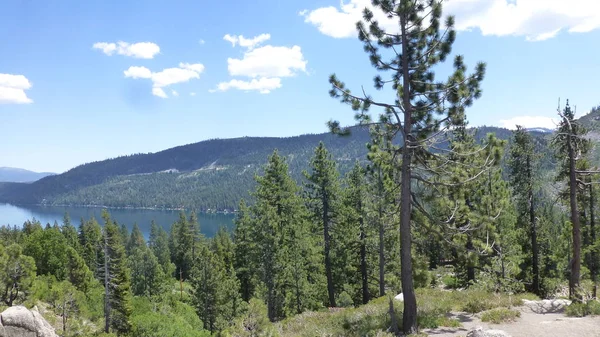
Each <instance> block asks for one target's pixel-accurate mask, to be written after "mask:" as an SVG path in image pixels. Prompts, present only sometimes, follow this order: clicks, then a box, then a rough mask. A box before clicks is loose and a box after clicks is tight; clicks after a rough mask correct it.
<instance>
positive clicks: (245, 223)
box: [233, 199, 259, 302]
mask: <svg viewBox="0 0 600 337" xmlns="http://www.w3.org/2000/svg"><path fill="white" fill-rule="evenodd" d="M253 228H254V222H253V219H252V218H251V211H250V209H249V208H248V206H247V205H246V201H245V200H244V199H242V200H241V201H240V204H239V210H238V212H237V215H236V218H235V230H234V233H233V242H234V243H235V246H234V249H235V254H234V266H235V271H236V273H237V278H238V279H239V280H240V292H241V295H242V299H243V300H244V301H246V302H248V301H250V298H252V296H253V295H254V291H255V289H256V279H255V278H256V270H257V269H258V265H259V264H258V257H257V256H254V255H253V254H254V253H256V242H255V241H254V238H253V235H252V233H253Z"/></svg>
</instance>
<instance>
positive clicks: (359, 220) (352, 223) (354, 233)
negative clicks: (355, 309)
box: [344, 162, 371, 304]
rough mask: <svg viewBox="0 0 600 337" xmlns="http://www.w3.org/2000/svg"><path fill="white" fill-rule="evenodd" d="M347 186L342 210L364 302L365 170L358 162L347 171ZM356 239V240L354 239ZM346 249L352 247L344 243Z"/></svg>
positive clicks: (366, 293)
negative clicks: (352, 239) (352, 244)
mask: <svg viewBox="0 0 600 337" xmlns="http://www.w3.org/2000/svg"><path fill="white" fill-rule="evenodd" d="M346 181H347V183H346V184H347V186H348V187H347V188H346V189H345V191H344V204H345V205H344V206H345V208H344V210H345V213H346V214H347V215H346V222H348V226H346V229H348V233H349V234H350V236H351V237H353V238H355V242H356V245H355V247H357V249H356V250H357V251H358V252H357V254H354V255H355V256H356V257H357V258H358V259H357V260H358V263H356V261H355V264H357V265H358V270H357V272H355V273H354V274H355V275H357V274H358V275H360V294H361V302H362V303H363V304H366V303H367V302H369V300H370V297H371V296H370V293H369V270H368V265H367V264H368V261H367V259H368V256H367V240H368V239H367V235H368V234H367V231H368V229H367V224H366V221H365V217H366V207H365V200H366V182H365V170H364V168H363V167H361V166H360V164H359V163H358V162H356V163H355V164H354V167H353V168H352V171H350V172H349V173H348V176H347V178H346ZM356 239H358V240H356ZM345 246H346V247H345V248H346V249H348V250H350V249H352V248H354V247H352V246H350V245H347V244H346V245H345Z"/></svg>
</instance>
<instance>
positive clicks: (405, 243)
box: [400, 13, 417, 335]
mask: <svg viewBox="0 0 600 337" xmlns="http://www.w3.org/2000/svg"><path fill="white" fill-rule="evenodd" d="M407 24H408V23H407V20H406V14H405V13H402V14H400V28H401V31H402V36H403V38H402V55H408V54H409V46H408V39H407V38H406V36H407V31H406V26H407ZM408 69H409V64H408V57H402V81H403V85H402V102H403V106H404V132H403V136H404V143H403V146H402V176H401V182H400V183H401V190H400V263H401V265H402V266H401V269H400V279H401V282H402V293H403V294H404V311H403V313H402V330H403V332H404V334H406V335H409V334H412V333H416V332H417V298H416V297H415V289H414V286H413V276H412V271H413V268H412V249H411V248H412V247H411V246H412V235H411V228H410V220H411V211H412V200H411V184H410V183H411V164H412V150H411V145H412V139H411V136H410V135H411V132H412V111H413V109H412V104H411V102H410V84H411V83H410V74H409V71H408Z"/></svg>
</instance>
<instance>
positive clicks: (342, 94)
mask: <svg viewBox="0 0 600 337" xmlns="http://www.w3.org/2000/svg"><path fill="white" fill-rule="evenodd" d="M373 4H374V5H375V7H376V9H377V10H380V11H382V12H383V13H384V14H385V15H386V16H388V17H390V18H395V19H396V20H397V22H398V25H399V27H398V29H397V30H398V31H399V33H396V32H390V31H385V30H384V29H382V28H381V27H380V25H379V23H378V22H377V21H376V20H375V19H374V14H373V12H372V11H370V10H369V9H366V10H364V12H363V13H364V15H363V21H361V22H359V23H357V30H358V36H359V39H360V40H361V41H362V42H363V43H364V46H365V48H364V49H365V51H366V52H367V53H368V54H369V57H370V60H371V63H372V64H373V66H374V67H375V68H376V69H377V70H379V71H391V72H392V73H393V75H392V78H391V80H387V79H386V80H384V79H383V78H382V77H381V76H376V77H375V87H376V88H377V89H382V88H384V86H385V84H387V83H390V82H391V83H392V89H393V92H394V94H395V95H396V99H395V100H394V101H393V102H391V103H383V102H375V101H373V99H372V98H370V97H369V96H366V95H365V96H357V95H353V94H352V93H351V92H350V91H349V90H348V89H346V87H345V85H344V84H343V83H342V82H341V81H339V80H338V79H337V77H336V76H335V75H332V76H331V77H330V83H331V85H332V89H331V91H330V94H331V96H333V97H336V98H340V99H341V101H342V102H343V103H347V104H350V105H351V106H352V108H353V110H354V111H357V113H356V118H357V120H358V121H359V122H360V123H363V124H364V123H370V120H371V119H370V115H369V113H368V110H369V108H370V107H371V106H373V105H375V106H378V107H382V108H383V109H384V113H383V114H382V115H381V116H380V118H379V121H380V122H381V123H382V124H384V127H383V128H382V132H384V133H386V134H387V135H390V138H393V137H394V136H395V135H396V134H398V135H400V138H401V147H400V148H399V149H398V150H394V151H395V152H396V153H398V154H401V161H402V163H401V165H402V167H401V179H400V182H399V183H400V184H399V186H400V208H401V209H400V232H401V235H400V239H401V254H400V258H401V266H402V269H401V277H402V292H403V294H404V310H403V320H402V322H403V331H404V333H405V334H409V333H414V332H416V331H417V302H416V298H415V292H414V283H413V279H412V275H413V266H412V251H413V250H412V246H411V244H412V233H411V216H413V212H412V207H413V204H414V199H413V196H414V194H413V193H412V192H413V191H412V184H411V182H412V181H413V180H414V179H418V177H420V178H422V180H427V177H424V176H423V175H422V174H418V173H419V172H418V171H419V170H424V171H429V172H428V173H429V174H433V175H436V174H437V173H436V172H435V171H432V170H428V168H431V167H432V166H431V165H428V164H426V163H427V162H431V161H432V160H433V159H439V160H438V161H439V162H441V163H443V162H445V158H443V157H444V155H443V153H442V154H440V153H432V151H430V144H431V142H432V140H434V137H432V136H435V135H437V134H438V132H439V131H441V130H443V129H445V128H447V127H451V126H453V125H462V124H463V121H464V119H465V116H464V110H465V107H466V106H470V105H471V104H472V103H473V100H474V99H476V98H479V97H480V95H481V90H480V89H479V82H481V81H482V80H483V77H484V73H485V65H484V64H482V63H480V64H478V65H477V68H476V71H475V74H473V75H467V74H466V67H465V65H464V62H463V58H462V56H457V57H456V58H455V60H454V68H455V69H454V73H453V74H452V75H451V76H450V77H449V79H448V81H447V82H445V83H444V82H435V79H434V73H433V71H432V69H433V68H435V66H436V65H437V64H439V63H440V62H443V61H445V60H446V58H447V56H448V55H449V54H450V51H451V47H452V44H453V42H454V39H455V37H456V33H455V31H454V28H453V26H454V18H453V17H449V18H448V19H447V20H446V29H445V30H444V31H442V32H440V19H441V16H442V1H440V0H428V1H413V0H377V1H374V2H373ZM427 21H428V22H427ZM381 50H386V51H390V52H392V59H391V60H390V61H385V60H384V59H383V56H382V52H381ZM401 118H402V120H401ZM329 126H330V128H331V130H332V131H333V132H335V133H347V130H342V129H341V128H340V125H339V123H338V122H330V123H329ZM392 158H396V156H392ZM389 164H390V165H393V164H395V159H394V162H391V163H389ZM439 165H441V164H438V165H434V167H435V166H439ZM395 332H397V331H395Z"/></svg>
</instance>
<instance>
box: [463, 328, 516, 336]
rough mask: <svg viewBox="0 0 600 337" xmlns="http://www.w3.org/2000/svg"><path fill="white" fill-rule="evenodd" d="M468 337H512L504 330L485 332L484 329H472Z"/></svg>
mask: <svg viewBox="0 0 600 337" xmlns="http://www.w3.org/2000/svg"><path fill="white" fill-rule="evenodd" d="M467 337H511V336H510V335H509V334H508V333H506V332H504V331H502V330H484V329H483V328H482V327H477V328H475V329H472V330H471V331H469V332H468V333H467Z"/></svg>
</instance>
